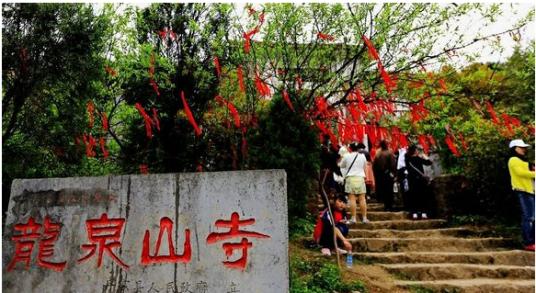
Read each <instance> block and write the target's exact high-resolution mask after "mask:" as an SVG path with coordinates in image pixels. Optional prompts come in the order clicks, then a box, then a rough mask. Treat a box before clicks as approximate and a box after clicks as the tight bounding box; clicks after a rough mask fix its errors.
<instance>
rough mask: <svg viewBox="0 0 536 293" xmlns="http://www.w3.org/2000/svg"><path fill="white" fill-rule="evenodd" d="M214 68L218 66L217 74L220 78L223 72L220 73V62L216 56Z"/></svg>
mask: <svg viewBox="0 0 536 293" xmlns="http://www.w3.org/2000/svg"><path fill="white" fill-rule="evenodd" d="M214 66H216V73H217V74H218V76H220V74H221V71H220V61H219V60H218V56H214Z"/></svg>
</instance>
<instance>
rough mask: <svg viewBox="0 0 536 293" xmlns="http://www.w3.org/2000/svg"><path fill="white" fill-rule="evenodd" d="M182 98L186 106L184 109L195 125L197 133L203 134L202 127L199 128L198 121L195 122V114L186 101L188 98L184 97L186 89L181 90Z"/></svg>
mask: <svg viewBox="0 0 536 293" xmlns="http://www.w3.org/2000/svg"><path fill="white" fill-rule="evenodd" d="M181 98H182V104H183V106H184V111H185V112H186V116H188V120H189V121H190V123H191V124H192V126H193V127H194V129H195V132H196V133H197V135H201V129H199V127H198V126H197V123H195V119H194V116H193V115H192V112H191V111H190V107H188V104H187V103H186V98H184V91H181Z"/></svg>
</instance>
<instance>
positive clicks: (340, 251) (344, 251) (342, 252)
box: [337, 247, 348, 254]
mask: <svg viewBox="0 0 536 293" xmlns="http://www.w3.org/2000/svg"><path fill="white" fill-rule="evenodd" d="M337 251H338V252H339V254H347V253H348V251H346V250H344V249H340V248H338V247H337Z"/></svg>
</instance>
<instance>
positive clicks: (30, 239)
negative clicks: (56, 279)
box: [7, 216, 67, 271]
mask: <svg viewBox="0 0 536 293" xmlns="http://www.w3.org/2000/svg"><path fill="white" fill-rule="evenodd" d="M42 226H43V225H42V224H39V223H36V222H35V220H34V218H33V217H30V218H29V219H28V222H27V223H26V224H16V225H15V226H14V228H13V229H14V230H15V231H21V234H19V235H13V236H12V237H11V240H13V241H15V243H16V244H15V245H16V247H15V257H14V258H13V261H11V264H10V265H9V267H8V268H7V270H8V271H12V270H13V268H15V264H16V263H17V262H25V263H26V268H28V266H29V265H30V260H31V255H32V250H33V247H34V245H35V243H36V242H37V241H39V240H40V241H39V253H38V255H37V263H38V264H39V266H41V267H45V268H50V269H54V270H58V271H62V270H63V269H64V268H65V265H66V264H67V262H60V263H54V262H50V261H46V260H45V259H48V258H52V257H54V243H55V242H56V239H58V236H59V234H60V225H59V224H58V223H53V222H51V221H50V218H49V217H48V216H46V217H45V230H44V231H43V234H42V235H41V234H40V233H39V230H40V229H41V227H42Z"/></svg>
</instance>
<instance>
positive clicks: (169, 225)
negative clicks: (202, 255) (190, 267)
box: [141, 217, 192, 265]
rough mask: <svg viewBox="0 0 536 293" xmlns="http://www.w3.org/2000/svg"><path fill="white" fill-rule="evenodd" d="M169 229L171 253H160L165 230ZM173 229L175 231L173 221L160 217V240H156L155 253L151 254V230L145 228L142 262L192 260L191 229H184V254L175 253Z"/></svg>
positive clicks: (144, 263) (147, 263) (168, 236)
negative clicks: (172, 237)
mask: <svg viewBox="0 0 536 293" xmlns="http://www.w3.org/2000/svg"><path fill="white" fill-rule="evenodd" d="M166 230H167V240H168V245H169V255H158V252H159V251H160V244H161V243H162V236H163V235H164V231H166ZM171 231H173V221H172V220H171V219H170V218H168V217H164V218H162V219H160V232H159V233H158V240H157V242H156V248H155V252H154V255H150V253H149V251H150V244H149V238H150V237H151V235H150V234H149V230H145V236H144V237H143V250H142V253H141V263H142V264H143V265H149V264H152V263H163V262H184V263H185V264H186V263H188V262H190V259H191V258H192V247H191V246H190V229H186V230H185V231H184V234H185V237H186V240H184V252H183V253H182V254H177V253H175V247H174V246H173V240H172V239H171Z"/></svg>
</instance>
